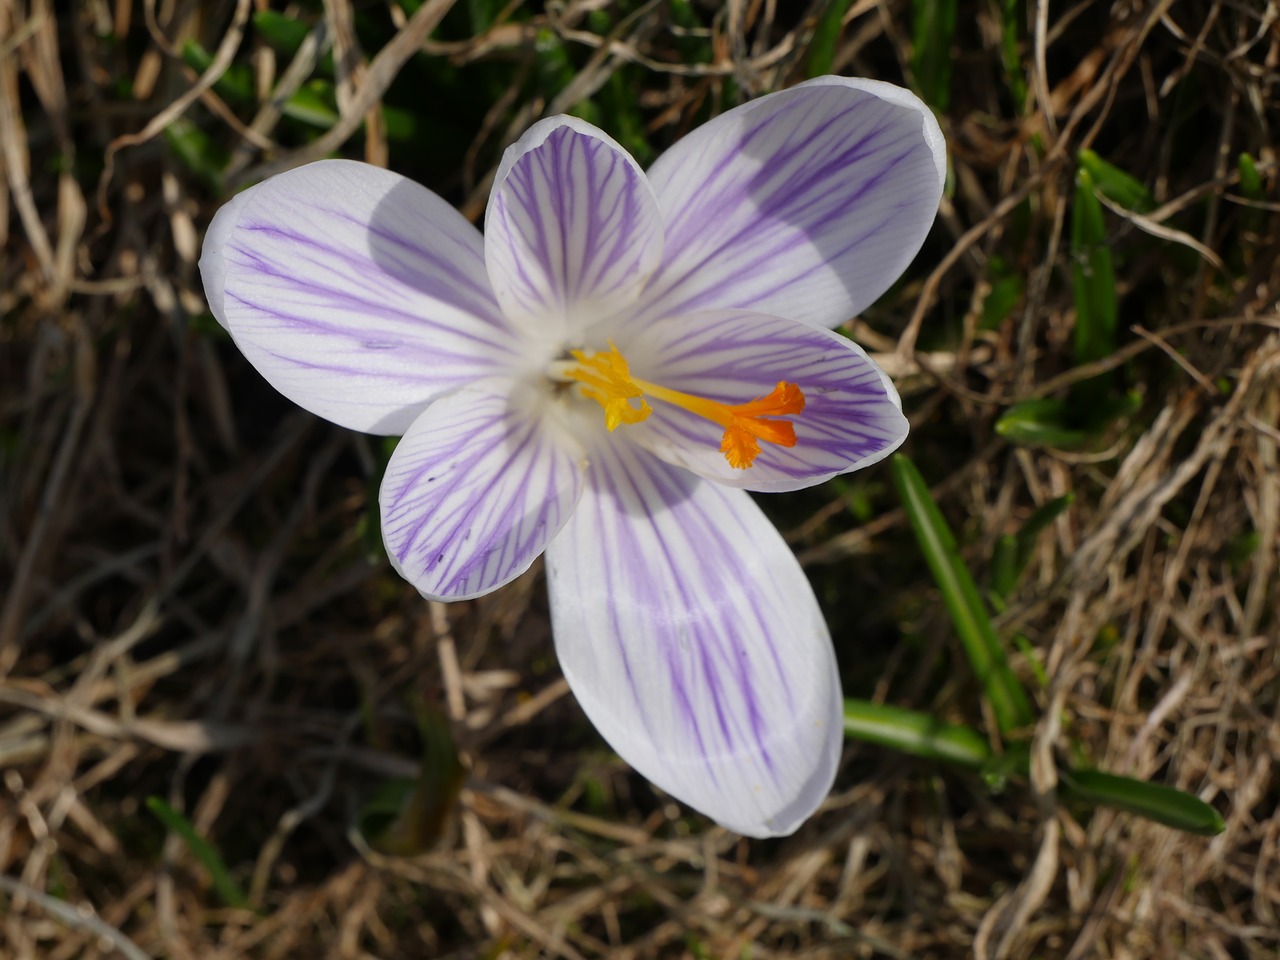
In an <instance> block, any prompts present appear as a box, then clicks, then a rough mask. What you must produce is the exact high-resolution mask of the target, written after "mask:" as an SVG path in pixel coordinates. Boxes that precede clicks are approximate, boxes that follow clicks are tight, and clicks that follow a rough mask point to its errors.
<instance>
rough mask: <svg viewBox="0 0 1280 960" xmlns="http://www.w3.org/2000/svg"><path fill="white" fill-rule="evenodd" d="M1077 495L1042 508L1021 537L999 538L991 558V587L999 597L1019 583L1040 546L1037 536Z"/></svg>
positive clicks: (1035, 513) (1067, 495)
mask: <svg viewBox="0 0 1280 960" xmlns="http://www.w3.org/2000/svg"><path fill="white" fill-rule="evenodd" d="M1074 500H1075V497H1074V496H1073V495H1072V494H1069V493H1068V494H1066V495H1065V496H1061V497H1057V498H1056V499H1054V500H1050V501H1049V502H1048V503H1046V504H1044V505H1043V506H1041V507H1039V508H1038V509H1037V510H1036V511H1035V512H1034V513H1033V514H1031V516H1030V517H1028V518H1027V522H1026V523H1024V524H1023V525H1022V529H1021V530H1019V531H1018V535H1017V536H1013V535H1012V534H1007V533H1006V534H1004V535H1003V536H1001V537H1000V539H999V540H997V541H996V547H995V553H994V555H993V556H992V558H991V589H992V590H993V591H995V594H996V596H998V597H1000V598H1001V599H1004V598H1005V597H1008V596H1009V594H1010V593H1012V592H1013V588H1014V587H1015V586H1017V583H1018V578H1019V577H1020V576H1022V571H1023V570H1025V569H1026V568H1027V564H1028V563H1030V562H1031V554H1032V552H1033V551H1034V550H1035V548H1036V538H1037V537H1039V536H1040V533H1041V531H1043V530H1044V528H1045V527H1047V526H1048V525H1049V524H1051V523H1053V521H1054V520H1056V519H1057V518H1058V517H1059V516H1061V514H1062V512H1063V511H1064V510H1066V509H1067V507H1069V506H1071V504H1072V502H1073V501H1074Z"/></svg>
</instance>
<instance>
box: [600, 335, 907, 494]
mask: <svg viewBox="0 0 1280 960" xmlns="http://www.w3.org/2000/svg"><path fill="white" fill-rule="evenodd" d="M615 339H616V341H617V343H618V346H619V349H620V350H621V352H622V353H623V355H624V356H626V358H627V360H628V361H629V362H630V364H631V372H632V373H633V374H634V375H635V376H636V377H639V378H640V379H642V380H649V381H651V382H657V383H660V385H661V386H664V387H668V388H670V389H673V390H678V391H680V392H682V393H687V394H693V395H695V396H700V397H707V398H708V399H712V400H716V401H719V402H721V403H725V404H728V405H731V406H734V405H741V404H744V403H747V402H748V401H751V400H754V399H756V398H757V397H761V396H764V395H766V394H768V393H769V392H770V391H771V390H773V389H774V387H775V386H776V385H777V384H778V383H779V382H780V381H786V382H789V383H794V384H795V385H796V386H798V387H799V388H800V390H801V391H802V392H803V393H804V398H805V404H804V410H803V411H802V412H801V413H799V414H797V415H795V416H789V417H785V418H780V419H785V420H787V421H789V422H791V423H792V425H793V426H794V428H795V438H796V444H795V446H793V447H785V446H778V445H775V444H771V443H767V442H761V444H760V455H759V456H758V457H757V458H756V460H755V463H754V464H753V465H752V466H750V467H748V468H746V469H735V468H733V467H731V466H729V464H728V462H727V461H726V460H725V457H724V455H723V454H722V453H721V452H720V441H721V438H722V436H723V434H724V428H723V427H722V426H720V425H718V424H716V423H713V422H711V421H710V420H706V419H703V418H701V417H698V416H695V415H693V414H692V413H689V412H688V411H686V410H684V409H681V408H680V407H677V406H673V405H671V404H669V403H664V402H662V401H660V400H655V401H653V403H652V407H653V412H652V414H650V416H649V418H648V419H646V420H644V421H643V422H641V423H637V424H634V425H628V426H626V427H623V428H621V429H620V430H619V431H618V433H616V434H615V436H619V437H625V439H627V440H631V441H634V442H636V443H638V444H640V445H641V446H643V447H645V448H646V449H648V450H650V451H652V452H653V453H655V454H657V455H658V456H659V457H661V458H662V459H664V460H666V461H667V462H669V463H673V464H676V465H677V466H681V467H684V468H685V469H686V470H691V471H693V472H694V473H696V474H698V475H699V476H702V477H706V478H708V479H710V480H715V481H716V482H718V483H724V484H728V485H729V486H734V487H743V488H745V489H747V490H757V491H761V492H768V493H778V492H781V491H784V490H797V489H800V488H802V487H809V486H813V485H814V484H816V483H821V482H822V481H823V480H827V479H829V478H831V477H833V476H835V475H837V474H841V473H849V472H850V471H853V470H858V469H860V468H862V467H866V466H870V465H871V464H873V463H875V462H876V461H878V460H881V459H883V458H884V457H887V456H888V455H889V454H890V453H892V452H893V451H894V450H896V449H897V448H898V446H899V445H900V444H901V443H902V441H903V440H904V439H906V436H907V429H908V424H907V419H906V417H904V416H903V415H902V408H901V401H900V400H899V399H898V392H897V391H896V390H895V389H894V387H893V384H892V382H890V380H889V378H888V377H887V376H886V375H885V373H884V371H882V370H881V369H880V367H879V366H877V365H876V363H875V362H874V361H873V360H871V358H869V357H868V356H867V355H866V353H865V352H864V351H863V350H862V348H861V347H859V346H858V345H857V344H855V343H852V342H850V341H849V340H847V339H846V338H844V337H842V336H840V335H839V334H836V333H832V332H830V331H828V330H822V329H818V328H815V327H811V326H808V325H807V324H803V323H801V322H799V321H798V320H784V319H782V318H780V317H770V316H765V315H763V314H755V313H746V312H744V311H738V310H719V311H711V312H707V313H697V314H691V315H689V316H685V317H668V318H664V319H662V320H658V321H655V322H653V323H649V324H645V325H638V324H629V325H625V326H622V327H620V328H619V331H618V333H617V334H616V337H615Z"/></svg>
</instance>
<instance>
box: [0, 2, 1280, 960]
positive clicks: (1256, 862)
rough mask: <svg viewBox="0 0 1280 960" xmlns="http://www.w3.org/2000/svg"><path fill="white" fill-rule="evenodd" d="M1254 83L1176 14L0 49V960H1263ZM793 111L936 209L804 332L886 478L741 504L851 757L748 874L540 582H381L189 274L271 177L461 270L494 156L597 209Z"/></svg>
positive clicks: (366, 516)
mask: <svg viewBox="0 0 1280 960" xmlns="http://www.w3.org/2000/svg"><path fill="white" fill-rule="evenodd" d="M1278 70H1280V9H1278V8H1277V7H1276V5H1275V4H1274V3H1265V4H1264V3H1262V2H1226V0H1177V2H1172V0H1162V2H1144V0H1136V2H1127V3H1126V2H1114V3H1111V2H1107V0H1080V2H1072V3H1062V4H1053V5H1049V4H1047V3H1045V2H1039V3H1036V2H1025V0H975V2H972V3H966V4H960V3H958V2H957V0H939V2H928V0H910V2H908V0H809V2H801V0H796V2H790V0H727V2H723V3H718V2H701V0H648V2H638V0H563V2H550V0H549V2H545V3H539V2H525V0H505V2H504V0H426V2H419V0H324V2H320V0H297V2H290V3H280V2H274V0H271V2H269V0H221V2H193V0H78V2H74V3H71V4H54V3H53V2H52V0H0V173H2V174H3V176H2V177H0V587H2V592H3V597H2V598H0V603H2V607H0V774H2V783H0V955H2V956H5V957H14V958H41V960H45V958H49V960H70V958H78V957H90V958H93V957H104V958H105V957H126V958H129V960H136V958H139V957H173V958H200V960H205V958H221V957H226V958H240V957H260V958H285V957H296V958H312V957H317V958H319V957H325V958H328V957H333V958H344V960H345V958H366V957H379V958H397V957H406V958H417V957H450V958H452V957H457V958H464V957H477V958H478V957H486V958H499V957H501V958H507V957H511V958H523V957H565V958H585V957H623V958H628V957H634V958H644V957H688V958H711V957H714V958H768V957H806V958H819V957H824V958H825V957H831V958H842V957H969V956H979V957H1015V958H1017V957H1073V958H1077V957H1078V958H1083V957H1095V956H1096V957H1116V958H1151V957H1165V956H1170V957H1172V956H1190V957H1212V958H1222V957H1275V956H1276V954H1277V950H1280V919H1278V915H1280V818H1278V817H1277V815H1276V807H1277V802H1278V801H1280V781H1278V778H1277V772H1276V770H1275V762H1276V753H1277V749H1278V748H1280V617H1278V615H1277V609H1276V600H1275V597H1276V593H1277V588H1276V577H1277V574H1276V570H1277V561H1278V560H1280V546H1278V542H1277V531H1278V521H1277V518H1278V517H1280V482H1278V481H1280V473H1278V471H1277V445H1278V444H1280V429H1278V426H1277V420H1278V418H1280V391H1278V389H1277V385H1278V383H1280V380H1278V378H1277V371H1278V370H1280V338H1278V336H1277V330H1280V317H1278V315H1277V307H1276V301H1277V296H1278V290H1280V261H1278V254H1280V192H1278V190H1277V179H1278V177H1277V157H1276V148H1275V145H1276V143H1277V135H1276V127H1277V124H1280V110H1278V102H1280V73H1278ZM832 72H834V73H841V74H848V75H857V76H868V77H875V78H879V79H884V80H890V81H893V82H897V83H902V84H905V85H907V86H910V87H911V88H913V89H914V90H916V91H917V92H918V93H919V94H920V95H921V96H922V97H924V99H925V100H926V101H927V102H928V103H929V104H930V105H931V106H932V107H934V108H935V110H936V111H937V112H938V115H939V118H940V120H941V123H942V125H943V128H944V130H945V132H946V134H947V138H948V146H949V151H950V160H951V167H950V170H949V175H948V184H947V191H946V196H945V197H944V200H943V204H942V210H941V213H940V216H939V218H938V221H937V224H936V226H935V228H934V230H933V233H932V234H931V236H930V238H929V240H928V242H927V243H926V245H925V247H924V249H923V251H922V252H921V253H920V255H919V256H918V257H917V259H916V261H915V263H914V265H913V266H912V267H911V268H910V269H909V270H908V272H907V274H906V276H905V277H904V278H903V279H902V280H901V281H900V282H899V283H898V284H897V285H896V286H895V287H894V288H893V290H891V291H890V293H889V294H887V295H886V296H885V297H883V298H882V299H881V300H880V301H879V302H878V303H877V304H876V305H875V306H874V307H873V308H871V309H870V310H868V311H867V313H866V314H865V315H864V316H862V317H858V318H851V319H850V323H849V324H848V325H847V326H846V328H845V331H844V332H846V333H848V334H849V335H850V336H852V337H853V338H855V339H856V340H858V341H859V342H860V343H862V344H863V345H864V346H866V347H867V348H868V349H869V350H870V351H871V352H872V353H873V355H874V356H875V357H876V358H877V359H878V360H879V361H880V362H881V363H882V364H883V365H884V366H885V367H886V369H888V370H889V372H890V373H891V374H892V376H893V377H894V378H895V380H896V382H897V383H898V386H899V389H900V390H901V392H902V394H903V396H904V400H905V407H906V409H907V412H908V414H909V416H910V418H911V422H912V426H913V433H912V436H911V438H910V439H909V441H908V443H907V446H906V447H905V454H906V457H909V458H910V459H909V460H908V459H905V458H904V459H900V460H898V461H896V462H895V463H893V464H892V465H890V464H882V465H880V466H878V467H876V468H873V469H870V470H867V471H864V472H862V473H859V474H855V475H852V476H849V477H846V478H841V479H839V480H834V481H831V482H830V483H828V484H826V485H824V486H822V487H819V488H816V489H814V490H810V491H804V492H801V493H796V494H790V495H785V496H776V497H770V498H766V499H763V500H762V503H763V505H764V506H765V508H766V509H767V510H768V511H769V512H770V514H771V515H772V516H773V517H774V518H775V519H776V520H777V522H778V524H779V525H780V527H781V528H782V529H783V531H784V533H786V535H787V536H788V538H789V539H790V540H791V542H792V543H793V544H794V546H795V548H796V551H797V553H798V554H799V555H800V557H801V560H802V562H803V563H804V564H805V566H806V569H807V571H808V573H809V574H810V576H811V578H812V580H813V582H814V585H815V587H816V589H817V591H818V596H819V598H820V600H821V601H822V603H823V605H824V608H825V610H826V612H827V614H828V617H829V620H830V623H831V627H832V632H833V635H834V637H835V642H836V647H837V654H838V657H839V659H840V663H841V670H842V679H843V681H844V685H845V690H846V693H847V694H848V696H849V697H850V698H851V701H850V705H849V716H848V724H847V726H848V731H849V734H850V739H849V746H848V749H847V751H846V754H845V761H844V764H843V765H842V768H841V772H840V775H839V778H838V780H837V783H836V788H835V790H834V792H833V793H832V795H831V798H830V800H829V802H828V803H827V804H826V806H825V807H824V808H823V810H822V811H821V812H820V813H819V814H818V815H817V816H815V817H814V818H813V820H812V821H810V822H809V823H808V824H807V825H805V826H804V827H803V828H802V829H801V830H800V832H799V833H797V834H796V835H795V836H794V837H791V838H787V839H784V840H776V841H768V842H748V841H745V840H742V839H740V838H738V837H736V836H734V835H731V834H727V833H725V832H724V831H722V830H720V829H718V828H715V827H714V826H712V825H711V824H709V823H708V822H707V821H706V820H704V819H702V818H700V817H698V816H696V815H693V814H690V813H689V812H688V811H685V810H682V809H681V808H680V807H679V806H677V805H676V804H674V803H672V802H671V801H670V800H669V799H667V798H666V797H664V796H662V795H661V794H660V793H659V792H657V791H656V790H655V789H654V788H652V787H651V786H650V785H649V784H648V783H647V782H645V781H644V780H643V779H641V778H639V777H637V776H636V775H635V774H633V773H632V772H631V771H630V770H629V769H628V768H627V767H626V766H625V765H624V764H622V763H621V762H620V761H619V760H618V759H617V758H616V757H615V756H614V755H613V754H612V753H611V752H610V751H609V749H608V748H607V747H606V746H605V744H604V743H603V742H602V741H601V740H600V739H599V737H598V736H597V735H596V733H595V732H594V731H593V729H592V728H591V726H590V725H589V724H588V723H587V722H586V721H585V719H584V718H583V716H582V714H581V712H580V711H579V709H578V708H577V706H576V704H575V703H574V701H573V698H572V696H571V695H569V694H568V693H567V688H566V686H565V684H564V681H563V679H562V678H561V676H560V674H559V670H558V667H557V665H556V662H555V658H554V655H553V652H552V648H551V645H550V637H549V631H548V625H547V615H546V599H545V593H544V589H543V585H542V578H541V574H540V568H539V567H536V566H535V568H534V570H532V571H531V572H530V573H529V574H528V575H526V576H525V577H523V578H522V579H521V580H519V581H518V582H517V583H516V584H514V585H513V586H511V587H509V588H507V589H504V590H502V591H500V592H499V593H497V594H496V595H494V596H491V597H486V598H483V599H481V600H476V601H470V602H465V603H458V604H452V605H448V606H445V605H441V604H428V603H425V602H424V601H422V600H421V599H420V598H419V597H418V596H417V594H416V593H415V592H414V591H413V589H412V588H410V587H409V586H408V585H407V584H405V583H404V582H402V581H401V580H400V579H399V578H398V577H397V576H396V575H395V574H394V573H393V572H392V571H391V569H390V567H389V566H388V564H387V563H386V560H385V558H384V557H383V556H382V553H381V547H380V544H379V538H378V533H377V530H376V525H375V522H374V518H375V517H376V513H371V512H370V505H371V503H372V501H373V496H374V493H375V492H376V488H377V482H378V478H379V472H380V470H381V468H382V464H383V463H385V458H386V456H387V454H388V452H389V447H388V446H387V445H386V444H384V443H383V442H382V441H380V440H374V439H371V438H367V437H364V436H360V435H354V434H350V433H348V432H345V431H343V430H340V429H338V428H336V427H333V426H330V425H328V424H326V423H323V422H320V421H318V420H316V419H315V418H313V417H311V416H309V415H307V414H305V413H303V412H301V411H299V410H297V409H296V408H293V407H292V405H290V404H289V403H288V402H287V401H285V400H283V399H282V398H281V397H279V396H278V395H277V394H276V393H275V392H274V391H273V390H272V389H270V388H269V387H267V386H266V385H265V383H263V382H262V381H261V379H260V378H259V377H258V376H257V374H256V373H255V372H254V371H253V370H252V369H251V368H250V367H249V366H248V365H247V363H246V362H245V361H244V360H243V358H242V357H241V356H240V355H239V353H238V352H237V351H236V350H235V349H234V347H233V346H232V345H231V343H230V341H229V340H228V338H227V337H226V336H225V334H224V333H223V332H222V330H221V329H220V328H219V327H218V325H217V324H216V322H214V321H213V319H212V318H211V316H210V315H209V313H208V311H207V307H206V304H205V301H204V296H203V292H202V290H201V288H200V283H199V278H198V274H197V271H196V260H197V258H198V252H199V245H200V239H201V236H202V232H203V230H204V228H205V226H206V225H207V223H208V220H209V218H210V217H211V216H212V214H213V212H214V211H215V210H216V209H217V207H218V205H219V204H220V203H222V202H224V201H225V200H226V199H227V198H228V197H229V196H230V195H231V194H232V193H233V192H234V191H235V190H236V189H238V188H241V187H244V186H246V185H249V184H252V183H254V182H257V181H258V180H260V179H262V178H263V177H265V176H268V175H270V174H271V173H273V172H278V171H280V170H283V169H287V168H289V167H292V166H295V165H297V164H300V163H303V162H306V161H309V160H312V159H317V158H320V157H323V156H330V155H342V156H349V157H355V158H360V159H365V160H368V161H370V162H373V163H377V164H382V165H386V166H389V167H391V168H393V169H395V170H397V171H399V172H401V173H403V174H406V175H408V176H410V177H413V178H415V179H417V180H419V181H421V182H422V183H424V184H426V185H427V186H429V187H430V188H431V189H433V190H435V191H436V192H438V193H440V194H441V195H443V196H444V197H446V198H447V199H449V200H450V201H451V202H453V203H455V204H457V206H458V207H459V208H460V209H461V210H462V211H463V212H464V213H465V214H466V215H467V216H469V217H471V218H472V219H473V220H476V219H478V218H479V217H480V216H481V215H482V213H483V210H484V204H485V200H486V197H487V191H488V186H489V182H490V180H491V177H492V174H493V170H494V167H495V165H496V163H497V161H498V158H499V157H500V155H501V152H502V150H503V149H504V148H505V146H506V145H507V144H509V143H510V142H512V141H513V140H514V139H516V138H517V137H518V136H519V135H520V133H521V132H522V131H523V130H524V128H525V127H527V126H528V125H529V124H530V123H531V122H533V121H534V120H536V119H538V118H540V117H542V116H546V115H550V114H555V113H562V112H567V113H572V114H574V115H576V116H579V117H583V118H585V119H587V120H590V121H591V122H593V123H596V124H598V125H600V126H601V127H603V128H604V129H605V130H606V131H608V132H609V133H610V134H611V135H612V136H613V137H615V138H616V139H617V140H618V141H619V142H620V143H622V144H623V145H624V146H625V147H626V148H627V149H628V150H630V151H631V152H632V153H633V154H634V155H635V156H636V158H637V159H638V160H639V161H640V163H641V164H642V165H643V164H647V163H649V162H650V161H652V159H653V158H654V157H656V156H657V155H658V154H659V153H661V152H662V151H663V150H664V149H665V148H666V147H667V146H669V145H670V144H671V143H672V142H674V141H675V140H676V139H678V138H679V137H680V136H681V135H682V134H683V133H685V132H687V131H688V130H690V129H692V128H694V127H696V126H697V125H698V124H699V123H701V122H703V121H705V120H706V119H708V118H709V117H712V116H714V115H716V114H717V113H719V112H721V111H723V110H725V109H728V108H730V107H732V106H734V105H736V104H738V103H741V102H743V101H745V100H747V99H749V98H751V97H753V96H757V95H759V94H762V93H766V92H769V91H772V90H776V89H780V88H783V87H785V86H788V85H789V84H792V83H795V82H798V81H800V80H803V79H805V78H807V77H809V76H815V75H819V74H823V73H832ZM1144 784H1145V785H1147V786H1144ZM1175 791H1176V792H1175Z"/></svg>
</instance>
